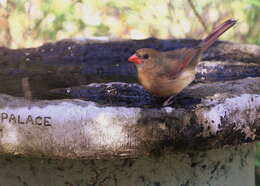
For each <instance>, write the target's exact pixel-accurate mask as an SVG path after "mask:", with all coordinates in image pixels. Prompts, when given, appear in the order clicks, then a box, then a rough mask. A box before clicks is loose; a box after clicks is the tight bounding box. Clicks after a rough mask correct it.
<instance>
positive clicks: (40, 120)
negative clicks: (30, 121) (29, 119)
mask: <svg viewBox="0 0 260 186" xmlns="http://www.w3.org/2000/svg"><path fill="white" fill-rule="evenodd" d="M35 123H36V124H37V125H42V117H41V116H37V117H36V118H35Z"/></svg>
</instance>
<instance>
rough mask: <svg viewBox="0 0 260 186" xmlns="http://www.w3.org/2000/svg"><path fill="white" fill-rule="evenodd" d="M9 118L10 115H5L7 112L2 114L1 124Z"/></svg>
mask: <svg viewBox="0 0 260 186" xmlns="http://www.w3.org/2000/svg"><path fill="white" fill-rule="evenodd" d="M7 118H8V114H7V113H5V112H3V113H1V122H3V121H4V120H5V119H7Z"/></svg>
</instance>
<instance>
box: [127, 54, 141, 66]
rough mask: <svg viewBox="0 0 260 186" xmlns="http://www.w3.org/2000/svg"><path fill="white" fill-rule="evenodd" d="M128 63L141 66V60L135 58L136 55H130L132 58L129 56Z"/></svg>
mask: <svg viewBox="0 0 260 186" xmlns="http://www.w3.org/2000/svg"><path fill="white" fill-rule="evenodd" d="M128 61H129V62H132V63H134V64H141V63H142V61H141V59H140V58H139V57H138V56H137V55H135V54H134V55H132V56H130V57H129V58H128Z"/></svg>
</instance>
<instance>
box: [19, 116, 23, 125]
mask: <svg viewBox="0 0 260 186" xmlns="http://www.w3.org/2000/svg"><path fill="white" fill-rule="evenodd" d="M18 124H24V122H23V121H21V116H20V115H18Z"/></svg>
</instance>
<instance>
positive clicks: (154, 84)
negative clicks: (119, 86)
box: [128, 19, 236, 106]
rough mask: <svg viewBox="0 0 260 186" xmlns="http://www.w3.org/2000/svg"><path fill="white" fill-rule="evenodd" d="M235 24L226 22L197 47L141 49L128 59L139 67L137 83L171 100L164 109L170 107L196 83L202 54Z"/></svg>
mask: <svg viewBox="0 0 260 186" xmlns="http://www.w3.org/2000/svg"><path fill="white" fill-rule="evenodd" d="M235 23H236V20H234V19H229V20H227V21H225V22H224V23H223V24H221V25H220V26H218V27H217V28H216V29H215V30H214V31H213V32H211V33H210V34H209V35H208V36H207V37H206V38H205V39H204V40H202V41H201V42H200V43H199V44H198V45H197V46H196V47H193V48H182V49H177V50H173V51H167V52H160V51H157V50H155V49H151V48H142V49H139V50H137V51H136V52H135V54H133V55H132V56H131V57H129V58H128V61H129V62H133V63H134V64H135V65H136V68H137V73H138V79H139V81H140V83H141V84H142V85H143V87H144V88H145V89H146V90H148V91H150V92H152V93H154V94H156V95H158V96H167V97H169V96H171V97H170V98H169V99H167V100H166V101H165V102H164V104H163V105H164V106H166V105H169V104H171V102H170V100H171V98H172V97H173V96H175V95H176V94H178V93H179V92H181V91H182V90H183V89H184V88H185V87H186V86H188V85H189V84H190V83H191V82H192V81H193V80H194V78H195V73H196V72H195V67H196V65H197V64H198V62H199V60H200V55H201V53H202V52H204V51H205V50H207V49H208V48H209V47H210V46H211V45H212V44H213V43H214V42H215V41H216V40H217V39H218V37H219V36H220V35H222V34H223V33H224V32H225V31H227V30H228V29H229V28H230V27H232V26H233V25H235Z"/></svg>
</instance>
